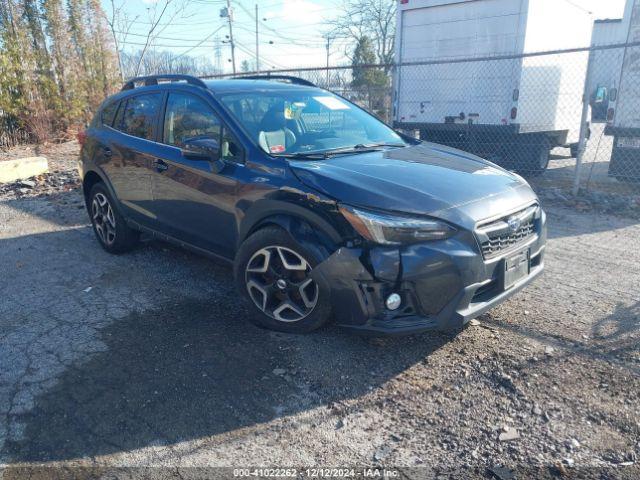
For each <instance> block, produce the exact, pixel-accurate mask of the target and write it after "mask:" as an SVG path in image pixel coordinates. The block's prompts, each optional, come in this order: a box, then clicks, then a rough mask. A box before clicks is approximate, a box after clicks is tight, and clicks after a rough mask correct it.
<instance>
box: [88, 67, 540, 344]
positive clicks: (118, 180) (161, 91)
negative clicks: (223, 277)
mask: <svg viewBox="0 0 640 480" xmlns="http://www.w3.org/2000/svg"><path fill="white" fill-rule="evenodd" d="M82 138H83V142H82V143H83V145H82V153H81V171H82V176H83V188H84V194H85V198H86V205H87V209H88V211H89V216H90V218H91V221H92V223H93V228H94V230H95V233H96V237H97V239H98V241H99V242H100V244H101V245H102V246H103V247H104V248H105V249H106V250H107V251H109V252H112V253H122V252H125V251H128V250H130V249H131V248H133V247H134V246H135V245H136V243H137V242H138V239H139V235H140V232H146V233H148V234H151V235H153V236H155V237H157V238H160V239H162V240H165V241H170V242H174V243H177V244H179V245H181V246H184V247H186V248H190V249H192V250H195V251H197V252H200V253H203V254H206V255H210V256H213V257H216V258H220V259H223V260H225V261H228V262H231V263H233V265H234V270H235V279H236V282H237V285H238V290H239V292H240V293H241V294H242V295H243V296H244V297H246V299H247V300H248V302H249V305H250V308H251V309H252V311H253V313H254V317H253V318H254V321H255V322H256V323H257V324H258V325H261V326H264V327H268V328H273V329H277V330H282V331H287V332H307V331H310V330H313V329H316V328H318V327H320V326H321V325H323V324H324V323H326V322H327V321H328V320H330V319H335V321H336V322H337V323H338V324H339V325H342V326H345V327H349V328H351V329H355V330H360V331H368V332H383V333H409V332H416V331H421V330H425V329H430V328H454V327H459V326H461V325H463V324H464V323H465V322H467V321H468V320H470V319H471V318H473V317H475V316H478V315H480V314H481V313H483V312H485V311H486V310H488V309H489V308H491V307H493V306H495V305H497V304H498V303H500V302H502V301H504V300H505V299H507V298H508V297H510V296H511V295H513V294H514V293H516V292H517V291H518V290H520V289H521V288H523V287H524V286H525V285H527V284H528V283H529V282H531V281H532V280H533V279H534V278H535V277H537V276H538V275H539V274H540V273H541V272H542V270H543V258H544V248H545V240H546V228H545V214H544V212H543V211H542V208H541V207H540V204H539V202H538V199H537V197H536V195H535V194H534V193H533V191H532V190H531V188H530V187H529V185H528V184H527V182H525V181H524V180H523V179H522V178H521V177H519V176H518V175H516V174H513V173H511V172H508V171H506V170H504V169H502V168H500V167H498V166H496V165H494V164H492V163H490V162H488V161H486V160H483V159H481V158H478V157H475V156H473V155H470V154H468V153H465V152H462V151H459V150H455V149H452V148H448V147H444V146H441V145H437V144H433V143H428V142H420V141H417V140H415V139H412V138H409V137H407V136H404V135H402V134H399V133H397V132H395V131H393V130H392V129H391V128H390V127H388V126H387V125H385V124H384V123H382V122H380V121H379V120H377V119H376V118H374V117H373V116H371V115H370V114H368V113H367V112H365V111H364V110H362V109H361V108H359V107H358V106H356V105H354V104H353V103H351V102H349V101H347V100H345V99H344V98H342V97H339V96H337V95H334V94H332V93H330V92H328V91H326V90H323V89H320V88H318V87H315V86H314V85H312V84H310V83H309V82H307V81H305V80H301V79H297V78H293V77H273V76H272V77H264V78H242V79H229V80H215V81H202V80H200V79H197V78H194V77H189V76H183V75H173V76H154V77H143V78H136V79H133V80H131V81H129V82H127V83H126V84H125V86H124V88H123V89H122V91H121V92H120V93H118V94H117V95H114V96H112V97H110V98H108V99H107V100H106V101H105V102H104V103H103V105H102V106H101V107H100V109H99V110H98V112H97V114H96V116H95V119H94V120H93V122H92V123H91V125H90V127H89V128H88V129H87V131H86V132H84V134H83V136H82Z"/></svg>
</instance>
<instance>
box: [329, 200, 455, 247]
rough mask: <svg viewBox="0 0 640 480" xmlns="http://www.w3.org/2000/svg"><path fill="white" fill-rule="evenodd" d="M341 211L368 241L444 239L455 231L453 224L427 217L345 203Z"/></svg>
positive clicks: (406, 241) (400, 241) (396, 243)
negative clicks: (386, 211)
mask: <svg viewBox="0 0 640 480" xmlns="http://www.w3.org/2000/svg"><path fill="white" fill-rule="evenodd" d="M340 212H341V213H342V215H344V218H346V219H347V221H348V222H349V223H350V224H351V226H352V227H353V228H354V229H355V230H356V232H358V233H359V234H360V235H362V236H363V237H364V238H366V239H367V240H371V241H372V242H376V243H381V244H383V245H401V244H407V243H420V242H428V241H429V240H443V239H445V238H448V237H450V236H451V235H453V234H454V233H455V231H456V229H455V228H453V227H452V226H450V225H448V224H446V223H444V222H441V221H439V220H435V219H430V218H419V217H404V216H397V215H392V214H386V213H378V212H371V211H366V210H360V209H359V208H353V207H349V206H346V205H341V206H340Z"/></svg>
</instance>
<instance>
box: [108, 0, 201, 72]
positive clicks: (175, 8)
mask: <svg viewBox="0 0 640 480" xmlns="http://www.w3.org/2000/svg"><path fill="white" fill-rule="evenodd" d="M110 1H111V12H110V15H108V16H107V23H108V24H109V28H110V29H111V34H112V35H113V40H114V42H115V46H116V50H117V52H118V64H119V66H120V75H121V76H122V79H123V80H124V68H123V63H122V52H123V46H124V45H126V44H127V38H128V37H129V36H130V35H134V34H132V33H131V28H132V26H133V25H135V24H136V23H141V21H140V20H139V17H138V16H136V17H134V18H130V17H129V16H128V15H127V12H126V3H127V2H126V0H121V1H120V2H119V3H117V1H116V0H110ZM187 3H188V2H187V1H186V0H159V1H157V2H154V3H153V4H151V6H149V7H148V8H147V18H146V22H145V23H144V25H145V27H146V32H145V33H144V34H136V35H135V36H137V37H140V36H142V37H143V40H142V41H141V42H140V43H141V44H142V49H141V50H140V51H141V54H140V55H139V56H138V63H137V64H136V67H135V70H134V72H133V76H134V77H135V76H138V75H139V74H140V70H141V68H142V62H143V60H144V57H145V55H146V53H147V51H148V50H149V49H150V48H151V47H152V46H153V44H154V42H155V40H156V39H157V38H158V36H159V35H161V34H162V32H163V31H164V30H165V29H166V28H167V27H168V26H169V25H171V23H172V22H173V20H175V19H176V18H177V17H181V18H186V17H184V16H183V13H184V11H185V9H186V6H187Z"/></svg>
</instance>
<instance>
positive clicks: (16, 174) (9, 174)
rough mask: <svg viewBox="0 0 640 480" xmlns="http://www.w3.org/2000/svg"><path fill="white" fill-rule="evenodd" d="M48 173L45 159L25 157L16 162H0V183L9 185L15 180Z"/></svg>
mask: <svg viewBox="0 0 640 480" xmlns="http://www.w3.org/2000/svg"><path fill="white" fill-rule="evenodd" d="M48 171H49V164H48V162H47V159H46V158H45V157H27V158H18V159H16V160H0V183H11V182H15V181H16V180H24V179H25V178H29V177H34V176H36V175H41V174H43V173H46V172H48Z"/></svg>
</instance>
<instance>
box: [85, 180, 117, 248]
mask: <svg viewBox="0 0 640 480" xmlns="http://www.w3.org/2000/svg"><path fill="white" fill-rule="evenodd" d="M91 216H92V219H93V225H94V226H95V228H96V232H98V235H99V236H100V239H101V240H102V242H103V243H104V244H105V245H113V242H115V241H116V217H115V216H114V215H113V208H111V204H110V203H109V200H107V197H106V196H105V195H104V194H102V193H100V192H98V193H96V194H95V195H94V196H93V201H92V202H91Z"/></svg>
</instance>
